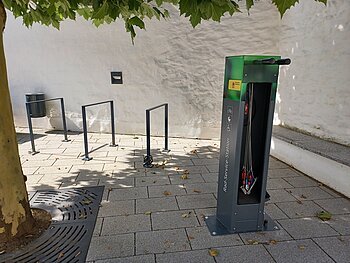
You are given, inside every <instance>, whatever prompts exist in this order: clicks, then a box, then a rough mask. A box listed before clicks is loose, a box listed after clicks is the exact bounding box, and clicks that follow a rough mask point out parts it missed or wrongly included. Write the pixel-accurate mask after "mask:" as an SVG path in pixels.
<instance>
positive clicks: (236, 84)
mask: <svg viewBox="0 0 350 263" xmlns="http://www.w3.org/2000/svg"><path fill="white" fill-rule="evenodd" d="M241 85H242V80H240V79H230V80H229V81H228V89H229V90H238V91H240V90H241Z"/></svg>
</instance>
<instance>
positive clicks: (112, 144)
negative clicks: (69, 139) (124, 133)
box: [81, 100, 118, 161]
mask: <svg viewBox="0 0 350 263" xmlns="http://www.w3.org/2000/svg"><path fill="white" fill-rule="evenodd" d="M105 103H109V104H110V109H111V129H112V142H111V144H110V145H109V146H110V147H115V146H118V145H117V144H115V127H114V102H113V100H107V101H101V102H96V103H91V104H86V105H83V106H82V107H81V110H82V115H83V131H84V151H85V154H84V158H83V160H84V161H90V160H91V159H92V157H89V146H88V137H87V124H86V108H87V107H91V106H96V105H100V104H105Z"/></svg>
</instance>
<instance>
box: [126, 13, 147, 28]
mask: <svg viewBox="0 0 350 263" xmlns="http://www.w3.org/2000/svg"><path fill="white" fill-rule="evenodd" d="M129 23H130V25H134V26H138V27H139V28H141V29H144V28H145V23H144V22H143V21H142V20H141V19H140V18H138V17H137V16H134V17H132V18H130V19H129Z"/></svg>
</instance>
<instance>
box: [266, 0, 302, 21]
mask: <svg viewBox="0 0 350 263" xmlns="http://www.w3.org/2000/svg"><path fill="white" fill-rule="evenodd" d="M272 3H274V4H275V5H276V6H277V9H278V11H279V12H280V14H281V17H283V15H284V13H285V12H286V11H287V10H288V9H289V8H291V7H292V6H294V5H295V3H299V0H272Z"/></svg>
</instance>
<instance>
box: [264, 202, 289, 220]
mask: <svg viewBox="0 0 350 263" xmlns="http://www.w3.org/2000/svg"><path fill="white" fill-rule="evenodd" d="M265 212H266V213H267V214H268V215H269V216H270V217H271V218H272V219H275V220H276V219H285V218H288V216H287V215H286V214H285V213H283V212H282V210H281V209H279V208H278V206H276V205H275V204H273V203H266V204H265Z"/></svg>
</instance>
